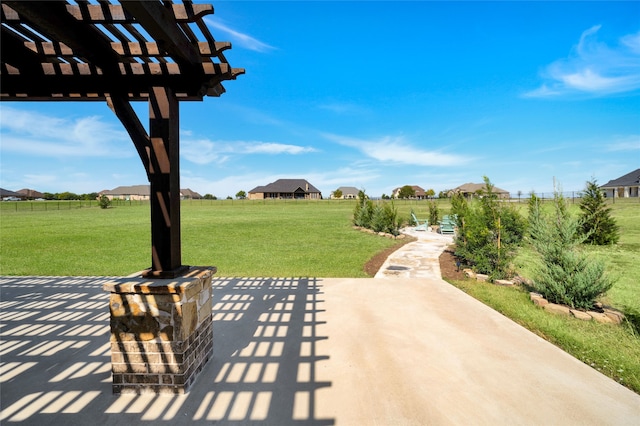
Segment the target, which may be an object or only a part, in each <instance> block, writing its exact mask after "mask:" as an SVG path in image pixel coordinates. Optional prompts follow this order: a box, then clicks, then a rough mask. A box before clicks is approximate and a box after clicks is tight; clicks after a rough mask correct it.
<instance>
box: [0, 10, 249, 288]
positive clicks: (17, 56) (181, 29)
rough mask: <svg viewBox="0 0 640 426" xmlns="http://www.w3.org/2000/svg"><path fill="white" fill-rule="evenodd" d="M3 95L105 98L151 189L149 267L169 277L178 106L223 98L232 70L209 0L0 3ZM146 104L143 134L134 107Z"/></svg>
mask: <svg viewBox="0 0 640 426" xmlns="http://www.w3.org/2000/svg"><path fill="white" fill-rule="evenodd" d="M1 8H2V21H1V22H2V38H1V43H2V44H1V49H2V50H1V52H2V55H1V59H2V65H1V70H0V73H1V74H0V77H1V86H0V99H1V100H2V101H106V102H107V103H108V105H109V107H110V108H111V109H112V110H113V111H114V113H115V114H116V116H117V117H118V118H119V120H120V121H121V122H122V124H123V125H124V127H125V129H126V130H127V132H128V133H129V135H130V136H131V139H132V141H133V144H134V145H135V148H136V150H137V152H138V154H139V156H140V159H141V160H142V163H143V164H144V167H145V170H146V172H147V176H148V179H149V182H150V188H151V244H152V259H151V268H150V269H149V270H147V271H146V273H145V276H147V277H159V278H174V277H176V276H179V275H180V274H181V273H182V272H183V271H184V270H185V269H186V268H187V267H186V266H183V265H182V260H181V242H180V167H179V147H180V141H179V102H180V101H201V100H202V99H203V98H204V97H205V96H220V95H221V94H222V93H224V91H225V89H224V88H223V87H222V84H221V83H222V81H224V80H231V79H235V78H236V77H237V76H238V75H239V74H243V73H244V69H242V68H231V66H230V65H229V63H228V62H227V59H226V58H225V56H224V54H223V52H224V51H225V50H226V49H229V48H231V44H230V43H228V42H218V41H216V40H215V39H214V38H213V36H212V35H211V33H210V32H209V29H208V28H207V26H206V24H205V22H204V19H203V18H204V17H205V16H206V15H208V14H212V13H213V6H212V5H210V4H193V3H192V2H191V1H190V0H184V1H183V2H182V3H173V2H172V1H159V0H128V1H121V2H119V3H116V2H112V1H110V0H97V1H91V2H89V1H86V0H76V1H75V2H73V3H71V2H68V1H66V0H51V1H9V0H3V1H2V4H1ZM132 101H147V102H148V103H149V131H148V132H147V130H146V129H145V127H144V126H143V125H142V123H141V121H140V119H139V118H138V117H137V115H136V114H135V112H134V110H133V108H132V107H131V102H132Z"/></svg>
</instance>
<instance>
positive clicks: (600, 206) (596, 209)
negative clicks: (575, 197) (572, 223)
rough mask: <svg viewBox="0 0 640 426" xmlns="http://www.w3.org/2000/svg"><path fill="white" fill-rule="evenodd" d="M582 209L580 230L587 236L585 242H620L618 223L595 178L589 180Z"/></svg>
mask: <svg viewBox="0 0 640 426" xmlns="http://www.w3.org/2000/svg"><path fill="white" fill-rule="evenodd" d="M580 210H582V215H581V222H582V223H581V226H580V230H581V232H582V234H583V235H584V236H585V243H589V244H596V245H607V244H615V243H617V242H618V239H619V238H620V234H619V229H618V225H617V224H616V221H615V219H614V218H612V217H611V208H609V207H608V206H607V205H606V204H605V199H604V194H603V193H602V191H601V190H600V188H598V184H597V182H596V180H595V179H593V180H591V181H588V182H587V187H586V189H585V192H584V196H583V198H582V201H581V202H580Z"/></svg>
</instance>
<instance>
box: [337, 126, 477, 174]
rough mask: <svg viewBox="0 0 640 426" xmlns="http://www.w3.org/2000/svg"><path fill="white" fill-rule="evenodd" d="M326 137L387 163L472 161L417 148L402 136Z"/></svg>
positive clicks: (460, 162) (455, 162) (442, 164)
mask: <svg viewBox="0 0 640 426" xmlns="http://www.w3.org/2000/svg"><path fill="white" fill-rule="evenodd" d="M324 137H326V138H327V139H329V140H331V141H333V142H336V143H339V144H340V145H345V146H350V147H352V148H356V149H358V150H359V151H360V152H362V153H363V154H364V155H366V156H368V157H371V158H373V159H375V160H377V161H380V162H385V163H386V162H388V163H396V164H412V165H418V166H459V165H461V164H465V163H467V162H469V161H470V159H469V158H467V157H464V156H460V155H454V154H444V153H441V152H438V151H428V150H423V149H419V148H416V147H414V146H412V145H411V144H409V143H407V142H406V141H405V140H404V139H403V138H402V137H390V136H385V137H383V138H380V139H378V140H363V139H356V138H350V137H346V136H340V135H334V134H329V133H325V134H324Z"/></svg>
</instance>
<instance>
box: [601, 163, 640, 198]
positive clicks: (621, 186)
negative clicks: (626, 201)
mask: <svg viewBox="0 0 640 426" xmlns="http://www.w3.org/2000/svg"><path fill="white" fill-rule="evenodd" d="M600 189H602V190H603V191H604V195H605V197H607V198H638V197H640V169H636V170H634V171H632V172H631V173H627V174H626V175H624V176H620V177H619V178H617V179H613V180H610V181H609V182H607V183H605V184H604V185H601V186H600Z"/></svg>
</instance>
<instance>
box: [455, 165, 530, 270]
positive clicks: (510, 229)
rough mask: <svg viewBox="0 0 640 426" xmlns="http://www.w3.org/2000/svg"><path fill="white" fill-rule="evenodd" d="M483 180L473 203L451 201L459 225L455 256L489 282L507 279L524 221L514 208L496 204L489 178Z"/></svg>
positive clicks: (524, 226) (457, 200) (460, 197)
mask: <svg viewBox="0 0 640 426" xmlns="http://www.w3.org/2000/svg"><path fill="white" fill-rule="evenodd" d="M484 181H485V188H484V190H483V191H481V193H480V194H479V198H478V199H477V200H475V201H474V202H467V200H466V199H465V198H464V196H463V195H461V194H455V195H454V196H453V198H452V199H451V206H452V208H451V211H452V213H453V214H454V215H456V217H457V222H458V223H457V225H458V233H457V235H456V238H455V241H456V252H455V254H456V256H458V257H460V258H462V259H463V260H464V262H465V263H466V264H467V265H469V266H471V267H473V269H474V270H475V271H476V272H479V273H482V274H487V275H489V277H490V278H491V279H503V278H510V277H511V276H513V274H514V273H515V271H514V268H513V266H512V261H513V259H514V257H515V255H516V249H517V248H518V247H519V246H520V244H521V242H522V239H523V237H524V233H525V230H526V222H525V220H524V219H523V218H522V216H521V215H520V214H519V213H518V212H517V211H516V210H515V209H514V208H513V206H511V205H508V204H504V203H501V202H499V201H498V196H497V194H496V193H495V192H493V188H494V186H493V184H491V182H490V181H489V178H487V177H486V176H485V177H484Z"/></svg>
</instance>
